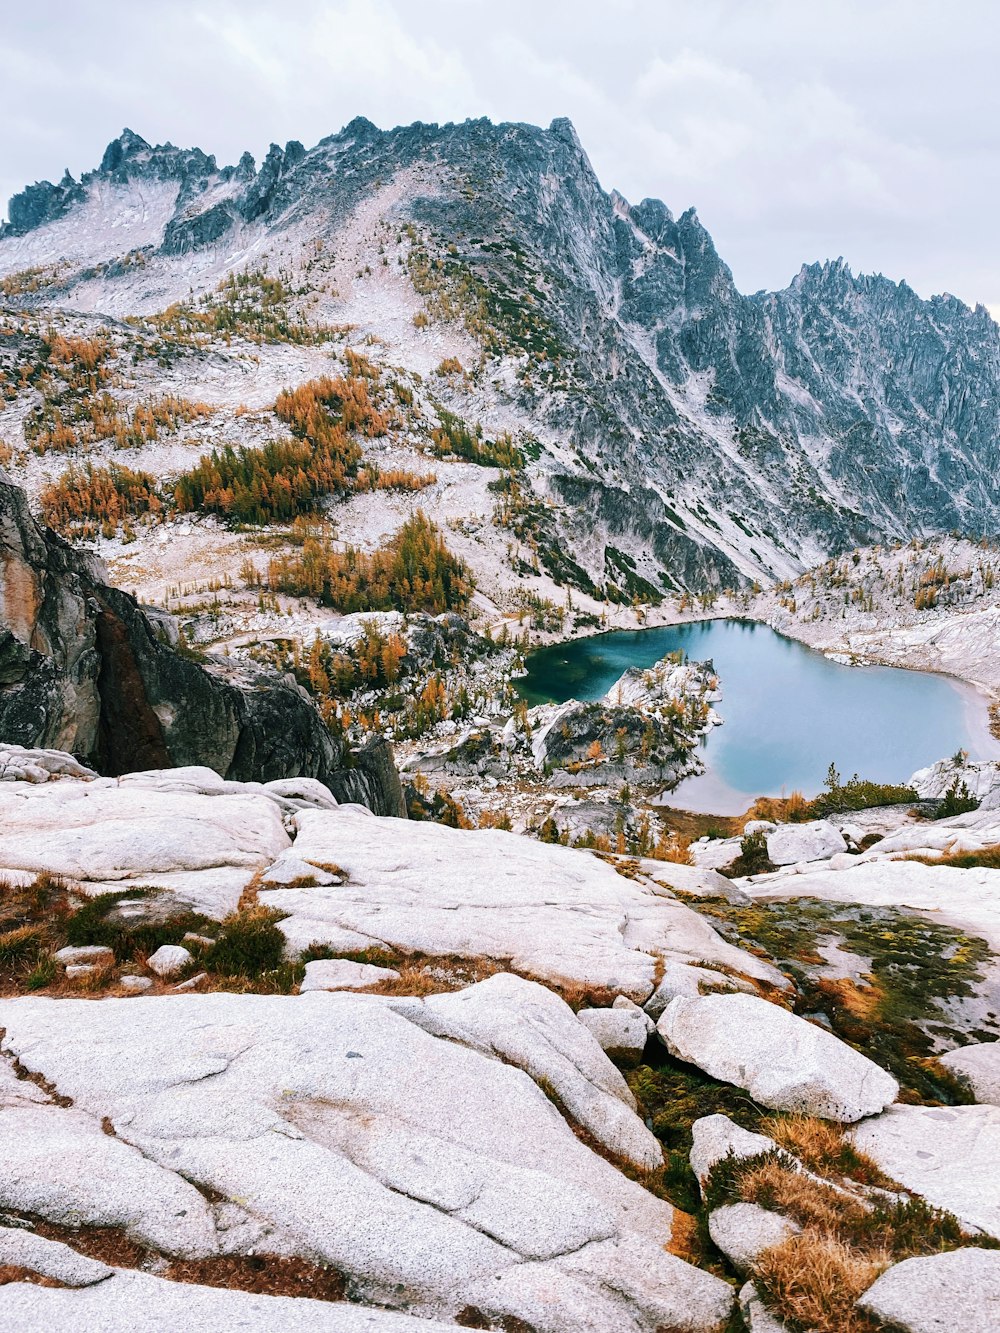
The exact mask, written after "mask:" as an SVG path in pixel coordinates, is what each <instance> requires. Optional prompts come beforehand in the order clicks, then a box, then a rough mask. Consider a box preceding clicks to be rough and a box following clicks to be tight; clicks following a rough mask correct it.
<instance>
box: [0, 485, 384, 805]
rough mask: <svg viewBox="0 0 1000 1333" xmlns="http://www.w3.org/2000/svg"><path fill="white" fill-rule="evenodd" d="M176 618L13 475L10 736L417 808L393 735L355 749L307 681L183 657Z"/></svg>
mask: <svg viewBox="0 0 1000 1333" xmlns="http://www.w3.org/2000/svg"><path fill="white" fill-rule="evenodd" d="M170 637H171V636H170V634H169V625H168V622H167V621H165V620H163V619H162V618H160V617H157V616H155V615H153V614H149V615H147V614H146V613H145V612H144V611H143V610H142V609H141V608H140V607H139V606H138V604H137V603H136V601H135V599H134V598H132V597H130V596H129V595H128V594H127V593H124V592H121V591H119V590H118V589H117V588H112V587H110V586H109V585H108V584H107V583H106V582H105V581H104V579H103V577H102V573H101V568H100V565H99V563H98V562H97V561H95V560H94V559H92V558H91V557H88V556H87V555H85V554H83V553H81V552H78V551H76V550H73V549H72V548H71V547H70V546H68V545H67V544H66V543H65V542H63V541H62V540H61V539H60V538H59V537H57V536H56V535H55V534H53V533H52V532H50V531H48V530H47V529H44V528H42V527H41V526H40V525H39V524H38V523H36V521H35V520H34V518H33V517H32V515H31V513H30V511H29V509H28V504H27V499H26V497H25V494H24V492H23V491H22V490H21V489H20V488H19V487H17V486H14V485H13V484H11V483H10V482H9V481H8V480H6V479H5V478H3V476H2V474H0V737H2V738H3V740H5V741H11V742H14V743H16V744H20V745H25V746H41V747H46V748H56V749H63V750H68V751H70V752H72V753H73V754H75V755H77V756H78V758H80V759H82V760H83V761H84V762H85V763H87V764H89V765H91V766H92V767H94V768H96V769H97V770H98V771H100V772H102V773H107V774H112V775H116V774H120V773H127V772H132V771H135V770H137V769H145V768H172V767H176V766H179V765H186V764H202V765H206V766H207V767H209V768H212V769H215V771H216V772H217V773H220V774H222V775H223V776H224V777H227V778H231V779H234V780H236V781H244V782H246V781H261V782H267V781H271V780H274V779H277V778H288V777H299V776H303V775H304V776H308V777H314V778H318V779H319V780H320V781H322V782H324V783H326V785H327V786H328V787H330V789H331V790H332V791H333V792H334V794H335V795H336V796H337V797H338V799H340V800H344V801H353V802H358V803H360V804H362V805H366V806H368V807H369V808H371V809H372V810H374V811H376V813H379V814H389V815H403V814H404V813H405V810H404V806H403V800H402V793H401V789H400V784H399V777H398V774H397V773H396V769H395V765H394V764H393V762H392V757H391V753H390V752H389V749H388V746H386V745H385V743H384V742H376V743H374V744H371V745H369V746H367V747H365V748H364V749H362V750H361V751H359V752H354V753H352V752H351V751H349V750H348V748H347V747H346V745H344V744H343V742H342V741H340V740H338V739H337V738H335V737H334V736H333V735H332V734H331V733H330V731H329V730H328V728H327V727H326V725H325V724H324V722H323V720H322V718H321V717H320V715H319V713H318V712H317V710H316V708H315V707H314V705H313V703H312V702H311V700H310V699H309V698H308V696H307V695H306V694H305V693H304V692H303V691H302V690H300V689H299V687H298V686H296V685H294V684H291V683H287V682H286V681H284V680H277V679H275V678H273V677H265V676H261V677H257V678H255V679H252V680H240V681H232V680H228V679H224V678H223V677H222V676H221V675H220V674H217V673H216V672H213V671H211V670H207V669H206V668H205V667H203V666H201V665H200V664H199V663H197V662H195V661H192V660H190V659H188V658H186V657H185V656H183V655H182V653H181V652H179V651H178V649H177V647H175V646H172V645H171V643H170V642H169V639H170Z"/></svg>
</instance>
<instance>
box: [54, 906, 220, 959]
mask: <svg viewBox="0 0 1000 1333" xmlns="http://www.w3.org/2000/svg"><path fill="white" fill-rule="evenodd" d="M155 894H156V890H155V889H143V888H138V889H127V890H125V891H124V892H114V893H100V894H98V895H97V896H96V897H94V898H89V899H88V900H87V902H85V903H84V905H83V906H82V907H81V908H79V909H78V910H77V911H76V912H74V913H73V914H72V916H70V917H69V918H68V919H67V921H66V942H67V943H68V944H74V945H82V944H103V945H106V946H107V947H108V948H109V949H113V950H114V954H115V959H116V961H117V962H119V963H125V962H128V961H129V960H130V959H131V958H133V957H134V956H135V955H136V954H142V955H145V956H146V957H148V956H149V955H150V954H151V953H155V952H156V950H157V949H159V948H160V946H161V945H163V944H179V943H180V941H181V939H182V937H183V936H184V935H186V934H187V932H188V931H192V932H193V933H194V934H204V932H205V929H206V928H210V929H212V928H214V925H215V923H214V922H213V921H211V920H210V919H209V918H208V917H207V916H202V915H201V914H200V913H199V912H175V913H172V914H171V915H169V916H166V917H164V918H162V919H161V920H156V919H155V918H153V917H152V914H150V915H147V916H146V917H145V919H144V918H142V917H137V918H135V919H133V920H130V919H129V918H128V917H124V916H121V915H117V914H116V909H118V908H119V907H120V906H121V905H123V904H125V903H135V902H142V901H143V900H145V899H149V900H151V901H152V900H153V898H154V895H155Z"/></svg>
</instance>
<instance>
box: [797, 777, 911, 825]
mask: <svg viewBox="0 0 1000 1333" xmlns="http://www.w3.org/2000/svg"><path fill="white" fill-rule="evenodd" d="M919 799H920V798H919V796H918V795H917V792H916V791H915V789H914V788H913V787H905V786H896V785H893V784H892V783H888V782H868V781H866V780H865V779H863V778H860V777H859V776H858V775H857V773H855V774H854V776H853V777H850V778H848V780H847V781H846V782H843V783H842V782H841V780H840V774H839V773H838V772H837V770H836V768H835V767H834V765H833V764H831V765H830V767H829V768H828V769H827V773H826V791H825V792H822V793H821V794H820V795H819V796H817V797H816V798H815V800H812V801H807V802H806V803H805V805H803V806H801V807H800V808H799V809H798V810H797V811H796V812H795V813H794V815H793V816H792V817H793V818H794V819H796V820H798V821H804V820H808V819H825V818H826V816H827V815H835V814H840V813H842V812H843V811H845V810H867V809H870V808H871V807H873V806H882V805H904V804H905V803H906V802H908V801H917V800H919Z"/></svg>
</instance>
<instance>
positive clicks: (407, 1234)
mask: <svg viewBox="0 0 1000 1333" xmlns="http://www.w3.org/2000/svg"><path fill="white" fill-rule="evenodd" d="M980 776H982V777H983V781H984V784H985V783H986V780H987V778H986V774H985V773H983V774H981V775H980ZM994 776H995V774H994ZM927 781H928V782H931V781H932V777H931V775H927ZM998 802H1000V788H995V787H993V788H991V789H990V791H989V792H988V793H987V795H986V797H985V798H984V800H983V803H982V806H981V807H980V809H979V810H977V811H974V812H969V813H966V814H965V815H960V816H957V817H952V818H948V819H944V820H941V821H936V822H927V821H926V820H925V821H924V822H922V823H921V822H919V821H916V820H915V819H914V817H913V815H912V814H909V813H907V811H906V810H905V808H904V809H903V810H902V811H900V810H898V809H897V810H875V811H855V812H852V816H853V818H854V819H855V821H860V822H861V823H862V824H864V823H866V822H867V823H869V824H870V825H871V826H873V827H874V822H876V821H881V822H880V824H879V827H880V828H881V829H882V831H883V833H884V834H886V835H887V836H883V837H881V838H878V837H877V835H876V837H875V838H874V839H872V838H869V839H867V843H868V845H867V846H866V850H864V851H859V850H858V843H859V842H866V839H865V837H864V836H863V830H862V828H861V827H860V826H856V825H849V824H847V823H846V822H844V824H843V831H840V830H839V829H838V828H837V827H835V826H834V824H832V823H829V822H825V823H824V822H820V823H812V824H802V825H794V824H793V825H776V824H775V823H773V822H769V823H764V824H762V825H760V826H759V828H758V831H763V832H764V833H765V835H766V845H767V850H768V852H769V853H770V854H771V855H772V856H773V858H774V860H775V861H776V862H780V863H781V868H780V869H778V870H774V869H772V870H770V871H768V872H767V873H766V874H765V875H763V876H753V877H751V878H749V879H741V880H735V881H730V880H727V879H725V878H723V877H722V876H720V875H719V874H717V873H716V872H715V871H713V870H711V869H697V868H694V867H691V866H683V865H676V864H669V863H664V862H657V861H649V860H644V859H641V858H631V859H629V858H619V859H617V860H616V859H614V858H606V859H602V858H600V857H597V856H593V855H591V854H590V853H588V852H584V851H571V850H568V849H565V848H561V847H551V846H544V845H541V844H538V843H534V842H530V841H528V840H525V839H523V838H519V837H517V836H515V835H513V834H509V833H504V832H498V831H492V832H470V831H461V830H455V829H448V828H444V827H441V826H438V825H430V824H416V823H403V822H400V821H389V820H386V819H383V818H379V817H378V816H375V815H373V814H372V813H371V812H370V811H366V810H364V809H361V808H359V807H356V806H339V805H338V804H337V803H336V801H335V800H334V799H333V798H332V797H331V795H330V793H329V791H328V790H326V789H324V788H323V786H322V785H321V784H320V783H318V782H316V781H315V780H312V779H309V778H299V779H297V780H295V781H287V780H286V781H277V782H267V783H239V782H232V781H225V780H224V779H222V778H220V777H219V776H218V774H216V773H213V772H212V771H210V770H208V769H204V768H192V767H187V768H179V769H173V770H158V771H150V772H140V773H133V774H130V775H127V776H123V777H119V778H115V777H98V776H97V775H96V774H94V773H92V772H89V771H88V770H86V769H85V768H82V767H81V766H80V765H79V764H77V763H76V762H75V761H74V760H73V759H72V758H71V757H70V756H68V755H66V754H60V753H58V752H55V751H42V750H24V749H18V748H16V747H10V746H5V747H0V877H2V883H3V888H2V890H0V1154H2V1158H3V1161H4V1164H5V1170H4V1172H2V1173H0V1320H2V1321H3V1322H4V1323H5V1324H8V1323H9V1324H10V1325H11V1326H12V1327H13V1326H16V1327H18V1328H25V1329H30V1330H35V1329H37V1330H39V1333H40V1330H41V1329H43V1328H45V1327H48V1326H51V1323H52V1322H53V1321H55V1322H57V1323H69V1324H74V1325H79V1326H86V1327H95V1328H96V1327H100V1328H103V1329H108V1330H114V1333H118V1330H121V1331H122V1333H124V1331H125V1330H126V1329H127V1328H130V1327H134V1326H135V1324H136V1322H140V1323H142V1322H148V1321H149V1319H150V1318H155V1319H156V1320H159V1321H163V1322H166V1323H184V1322H190V1321H191V1320H197V1321H199V1323H200V1324H201V1325H202V1326H203V1327H205V1328H208V1329H213V1330H215V1329H218V1330H219V1331H220V1333H221V1330H223V1329H227V1328H232V1327H235V1326H244V1325H245V1326H251V1325H253V1326H257V1325H260V1326H267V1327H268V1328H278V1329H284V1328H289V1329H291V1328H293V1327H294V1328H302V1327H305V1328H316V1329H320V1328H323V1329H332V1330H340V1329H343V1330H344V1331H345V1333H361V1331H362V1330H363V1331H365V1333H380V1331H381V1330H383V1329H384V1330H385V1333H397V1330H398V1333H403V1331H404V1330H407V1331H409V1330H411V1329H412V1330H413V1333H416V1330H417V1329H418V1328H433V1329H437V1328H441V1329H445V1328H460V1327H464V1328H469V1327H474V1328H486V1329H493V1330H495V1333H501V1331H502V1330H506V1331H507V1333H511V1330H516V1331H517V1333H580V1331H581V1330H585V1331H586V1333H662V1330H664V1329H671V1330H680V1331H682V1333H723V1330H726V1333H730V1331H731V1330H735V1329H749V1330H750V1333H760V1330H768V1331H769V1333H772V1331H773V1330H774V1329H775V1328H781V1329H786V1330H791V1329H794V1328H799V1327H810V1328H815V1329H817V1330H819V1333H889V1330H890V1329H891V1330H892V1333H898V1330H899V1329H901V1328H902V1329H904V1330H908V1331H909V1333H924V1330H928V1329H932V1328H933V1327H935V1321H936V1322H937V1325H938V1326H939V1327H940V1326H945V1325H944V1324H943V1323H942V1321H944V1320H946V1319H948V1318H952V1317H953V1316H955V1311H956V1310H958V1311H960V1316H958V1317H960V1319H961V1320H962V1321H964V1322H960V1323H959V1324H958V1325H957V1326H958V1327H963V1328H966V1327H967V1328H969V1329H972V1328H977V1329H979V1328H988V1327H991V1326H992V1324H993V1323H994V1322H995V1317H996V1314H997V1310H998V1305H997V1295H998V1289H1000V1260H998V1258H997V1252H996V1250H995V1249H992V1248H987V1243H989V1244H992V1243H993V1240H994V1239H996V1238H1000V1194H998V1191H997V1189H996V1183H995V1176H996V1173H995V1170H994V1169H993V1163H994V1161H995V1154H996V1152H997V1146H998V1142H1000V1108H998V1107H997V1105H996V1096H997V1088H998V1086H1000V1083H998V1077H997V1075H998V1069H1000V1066H998V1064H997V1061H996V1058H995V1052H996V1050H997V1048H998V1045H1000V1043H997V1042H996V1040H995V1037H996V1030H997V1029H996V1020H995V1013H996V999H995V995H996V967H995V961H994V958H993V955H992V952H991V950H990V948H989V945H988V944H987V941H989V943H990V944H995V943H996V942H997V929H996V921H995V919H994V918H995V917H996V906H997V901H998V900H1000V898H998V895H1000V890H998V888H997V885H996V884H995V883H994V882H993V881H994V880H995V879H998V878H1000V872H998V871H997V870H996V869H995V868H989V864H987V867H986V868H960V867H958V866H955V865H945V866H940V865H923V866H919V867H917V866H914V865H912V863H910V864H902V865H901V864H900V863H899V861H898V860H897V859H896V858H898V857H899V856H900V855H903V854H907V853H909V854H913V853H914V852H920V853H922V854H924V855H925V858H926V857H927V856H933V855H934V854H936V855H938V856H940V855H942V854H948V855H951V856H952V857H953V858H954V856H955V854H956V853H957V851H958V850H959V848H962V849H965V850H966V852H968V850H969V849H972V848H979V853H978V855H980V856H981V857H987V858H988V857H989V855H990V854H991V849H992V847H993V845H994V844H995V843H996V840H997V839H998V838H1000V810H998V808H997V805H998ZM849 846H850V847H852V848H853V849H854V850H853V851H849V850H848V847H849ZM837 847H839V848H841V849H842V850H839V851H838V850H834V849H835V848H837ZM831 852H832V855H831ZM993 854H994V855H995V852H994V853H993ZM797 858H800V859H799V860H797ZM917 871H919V872H920V875H919V876H918V875H917V874H916V872H917ZM895 872H904V874H903V875H902V876H900V875H898V874H896V873H895ZM924 878H926V879H927V884H928V886H930V882H931V880H933V881H934V884H933V893H932V895H931V896H932V898H933V900H934V905H935V906H936V905H937V904H939V903H940V902H943V901H947V902H948V904H949V910H950V914H951V920H952V922H953V924H952V925H951V926H944V925H942V924H940V922H937V923H936V922H935V921H934V920H928V919H927V918H926V916H925V913H926V912H927V911H928V907H929V905H930V901H931V900H930V899H928V897H927V896H926V895H925V893H924V883H923V881H924ZM890 879H892V880H893V883H892V884H890V883H889V881H890ZM970 890H971V892H970ZM886 902H891V903H892V904H893V906H892V907H891V908H886V907H884V906H883V905H884V904H885V903H886ZM817 903H818V904H819V906H817ZM897 903H904V904H906V906H905V907H904V908H903V909H902V910H900V909H899V908H897V907H896V906H895V904H897ZM851 905H853V914H852V908H851ZM935 915H936V914H935ZM727 937H728V938H727ZM928 940H932V941H933V943H934V944H936V946H937V947H938V951H939V956H938V957H937V958H935V957H934V956H933V952H932V951H929V950H928V948H927V945H928ZM862 951H864V952H866V953H867V955H868V956H867V957H862V956H861V954H862ZM767 955H770V956H767ZM945 955H946V961H945V963H944V966H942V959H943V958H945ZM901 958H905V966H902V967H901V966H900V965H899V963H900V959H901ZM984 1029H985V1030H984ZM928 1034H931V1035H928ZM921 1040H923V1042H924V1044H923V1045H920V1042H921ZM932 1054H940V1055H942V1057H943V1058H942V1059H941V1061H940V1063H938V1062H936V1061H935V1060H934V1059H933V1058H930V1056H931V1055H932ZM954 1284H957V1286H956V1289H955V1293H954V1295H950V1294H949V1293H950V1291H951V1288H952V1286H953V1285H954ZM952 1326H956V1325H954V1323H953V1324H952Z"/></svg>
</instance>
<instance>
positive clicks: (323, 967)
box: [299, 958, 399, 994]
mask: <svg viewBox="0 0 1000 1333" xmlns="http://www.w3.org/2000/svg"><path fill="white" fill-rule="evenodd" d="M398 980H399V973H398V972H397V971H396V970H395V968H391V967H373V966H372V965H371V964H370V963H352V962H349V961H348V960H347V959H346V958H318V959H316V960H315V961H314V962H312V963H306V974H305V976H304V977H303V978H302V981H301V982H300V984H299V990H300V992H302V993H303V994H304V993H305V992H306V991H311V990H366V989H367V988H368V987H369V986H380V985H381V984H382V982H383V981H398Z"/></svg>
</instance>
